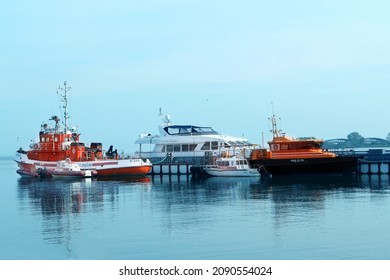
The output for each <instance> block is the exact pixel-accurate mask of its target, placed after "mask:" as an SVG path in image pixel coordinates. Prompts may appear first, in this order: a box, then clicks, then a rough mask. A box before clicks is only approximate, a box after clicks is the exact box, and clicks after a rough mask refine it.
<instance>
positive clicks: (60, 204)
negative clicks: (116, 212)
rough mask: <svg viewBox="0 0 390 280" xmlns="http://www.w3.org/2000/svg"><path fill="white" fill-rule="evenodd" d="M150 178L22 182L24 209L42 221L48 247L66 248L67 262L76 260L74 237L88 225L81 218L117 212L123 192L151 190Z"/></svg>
mask: <svg viewBox="0 0 390 280" xmlns="http://www.w3.org/2000/svg"><path fill="white" fill-rule="evenodd" d="M150 181H151V180H150V178H119V179H107V178H103V179H100V178H99V179H95V178H94V179H91V178H86V179H81V180H80V179H61V180H56V179H50V178H45V179H37V178H19V179H18V199H19V203H20V206H21V209H27V210H28V209H30V210H31V211H32V212H33V213H32V214H33V215H34V216H36V215H41V217H42V238H43V240H44V241H45V242H46V243H48V244H62V245H66V250H67V258H74V256H73V253H72V251H73V250H72V246H71V241H72V239H73V237H72V236H74V235H75V234H77V233H78V232H79V231H82V230H83V228H84V227H85V225H84V224H83V220H82V218H81V216H83V215H85V214H91V213H103V212H104V211H105V209H106V208H114V207H115V203H116V201H117V200H118V199H120V196H121V194H120V188H123V187H126V186H140V187H142V188H144V189H148V188H150V186H151V184H150Z"/></svg>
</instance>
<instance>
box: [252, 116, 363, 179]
mask: <svg viewBox="0 0 390 280" xmlns="http://www.w3.org/2000/svg"><path fill="white" fill-rule="evenodd" d="M271 122H272V130H271V132H272V133H273V139H272V140H271V141H269V142H268V144H269V147H270V148H269V149H255V150H253V151H252V153H251V157H250V159H249V163H250V164H251V165H252V166H253V167H256V168H259V170H260V171H261V172H264V173H271V174H287V173H353V172H356V171H357V168H358V159H359V158H358V157H356V156H337V155H336V154H334V153H330V152H327V151H325V150H324V149H323V148H322V143H323V140H321V139H316V138H312V137H305V138H298V139H293V138H290V137H287V136H286V135H285V134H284V133H282V132H281V131H280V130H278V129H277V125H276V117H275V115H273V116H272V118H271Z"/></svg>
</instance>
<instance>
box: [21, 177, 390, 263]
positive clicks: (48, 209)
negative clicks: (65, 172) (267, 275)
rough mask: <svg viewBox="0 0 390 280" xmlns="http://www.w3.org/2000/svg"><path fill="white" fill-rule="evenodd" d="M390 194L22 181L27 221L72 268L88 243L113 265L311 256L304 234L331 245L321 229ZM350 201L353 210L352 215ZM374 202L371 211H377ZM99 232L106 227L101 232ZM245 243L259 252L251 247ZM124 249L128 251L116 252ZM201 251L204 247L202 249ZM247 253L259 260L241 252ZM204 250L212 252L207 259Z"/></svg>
mask: <svg viewBox="0 0 390 280" xmlns="http://www.w3.org/2000/svg"><path fill="white" fill-rule="evenodd" d="M388 191H389V176H388V175H381V176H368V175H362V176H360V175H350V176H338V175H299V176H292V175H291V176H290V175H287V176H278V177H273V178H268V179H260V178H218V177H214V178H207V179H202V178H192V177H191V176H183V175H182V176H153V177H146V178H143V179H133V178H130V179H125V178H120V179H117V180H112V179H89V180H51V179H45V180H39V179H23V178H21V179H19V180H18V200H19V205H20V206H21V207H20V208H21V209H22V210H21V211H29V212H32V215H33V216H35V217H37V216H39V217H42V218H41V220H42V238H43V240H44V242H46V243H48V244H54V245H60V246H61V247H62V248H66V249H65V250H66V257H65V258H77V256H78V255H77V253H76V252H77V251H78V252H79V253H80V251H83V250H81V249H79V248H77V245H79V244H80V243H82V242H84V243H86V240H87V239H92V240H88V242H90V243H88V245H85V246H86V247H87V248H88V246H92V247H93V246H96V243H98V242H99V241H101V240H104V241H105V242H106V243H107V244H108V245H107V247H108V249H107V250H109V249H110V248H115V250H116V251H115V250H114V249H112V250H113V251H114V253H113V254H108V255H104V256H105V258H108V259H110V258H117V257H118V258H119V257H120V256H122V257H123V258H124V259H126V258H136V257H138V256H140V258H142V257H143V258H157V259H158V258H179V256H183V258H189V255H190V254H189V251H191V252H195V254H192V255H191V256H192V258H195V259H196V258H203V257H205V256H206V257H205V258H213V257H214V256H217V255H216V253H213V249H212V248H213V247H212V246H215V244H226V243H227V242H230V243H231V244H235V245H234V246H236V248H234V247H229V248H231V249H229V250H231V251H229V250H228V249H225V246H222V245H221V246H222V247H218V246H217V247H218V252H219V253H220V254H222V252H223V251H224V250H226V251H225V255H222V256H225V257H226V258H231V257H232V256H233V255H229V252H234V256H235V257H236V258H239V257H240V256H241V257H242V258H248V257H249V258H250V257H252V258H256V256H258V255H256V254H259V252H261V250H265V249H264V248H265V247H264V246H262V244H263V243H264V242H266V243H267V244H273V245H272V246H274V247H272V246H271V247H270V248H269V252H270V254H271V253H272V254H275V253H273V252H274V251H275V248H277V249H278V250H280V252H279V254H282V253H281V252H282V250H283V248H279V247H278V246H279V245H278V244H279V242H285V244H287V243H288V244H289V246H291V248H292V250H295V247H294V246H295V245H294V244H299V242H301V243H300V245H302V246H304V245H305V242H306V240H305V238H303V237H302V238H301V236H302V235H304V234H307V233H306V232H303V231H304V230H311V231H312V232H315V233H316V234H317V235H318V236H321V237H323V238H328V237H327V235H326V230H327V229H324V230H322V229H323V227H324V226H323V225H324V224H326V223H328V224H330V223H331V221H332V222H333V221H334V220H335V218H337V216H336V215H337V213H341V214H340V216H338V219H339V220H340V221H341V223H342V222H343V220H344V219H345V217H344V216H342V213H343V211H344V210H348V209H353V210H351V211H350V213H351V212H352V213H354V211H355V208H354V207H356V205H357V203H359V201H358V199H360V198H362V199H363V200H362V201H363V203H362V205H364V203H367V202H366V201H367V200H365V199H366V197H367V194H368V196H369V197H370V198H371V199H372V198H375V199H383V200H384V202H386V199H387V200H388V196H387V198H386V197H385V196H383V195H382V194H383V193H382V192H387V193H388ZM372 193H374V194H377V196H375V195H374V196H373V195H372ZM356 194H359V197H358V199H357V198H356V197H357V195H356ZM376 197H377V198H376ZM348 201H352V203H351V204H349V205H348V204H347V203H348ZM376 202H377V201H375V204H373V205H375V206H377V205H378V204H377V203H376ZM348 207H350V208H348ZM26 216H28V215H26ZM107 216H108V217H109V218H107ZM328 217H331V218H329V219H328ZM109 219H111V220H110V221H109V222H107V221H108V220H109ZM99 222H103V225H96V224H97V223H99ZM332 226H333V224H332ZM337 226H339V225H337ZM337 226H334V227H335V228H337ZM341 226H342V224H341ZM302 229H303V230H302ZM96 231H101V232H99V234H100V235H99V238H100V239H99V238H97V239H96V240H94V239H93V238H91V234H93V236H94V235H95V233H96ZM286 232H288V233H286ZM206 234H207V235H208V236H207V238H206V237H205V235H206ZM286 235H290V236H293V237H295V239H294V238H291V237H286ZM239 236H243V238H241V237H239ZM245 238H247V239H248V241H249V242H252V243H251V246H248V244H247V242H246V241H245ZM288 238H290V239H288ZM116 239H117V240H120V241H121V243H120V244H117V243H116V241H115V240H116ZM75 240H76V241H75ZM192 240H193V241H192ZM313 240H314V239H313ZM94 242H95V243H94ZM202 242H203V243H204V244H203V246H199V244H200V243H202ZM234 242H235V243H234ZM240 242H241V243H240ZM327 242H329V243H332V242H333V240H330V239H329V240H328V241H327ZM192 243H193V244H192ZM314 243H315V240H314V241H313V244H310V246H312V247H313V248H314V247H315V246H316V244H314ZM177 244H180V245H177ZM291 244H292V245H291ZM232 246H233V245H232ZM247 246H248V248H247V249H248V250H252V251H251V252H252V253H249V252H246V253H245V252H242V248H243V247H245V248H246V247H247ZM307 246H309V245H307ZM155 248H158V249H159V250H155ZM183 248H186V249H187V251H185V249H183ZM200 248H202V250H209V251H207V252H206V251H199V250H200ZM204 248H210V249H204ZM91 250H92V249H91ZM154 250H155V251H154ZM83 252H84V251H83ZM148 252H149V254H150V255H147V254H148ZM150 252H152V253H154V255H153V254H152V253H150ZM155 252H158V253H155ZM313 252H314V251H313ZM95 253H96V252H95ZM240 253H241V255H239V254H240ZM84 254H86V253H85V252H84ZM91 254H92V253H91ZM129 254H133V255H129ZM197 254H198V255H197ZM251 254H252V255H251ZM313 254H314V253H313ZM276 255H277V254H276ZM88 256H89V258H94V257H95V256H94V255H88ZM219 256H221V255H219ZM262 256H265V255H264V253H263V255H262ZM277 256H283V255H277ZM288 257H290V258H291V255H288ZM59 258H64V257H63V256H62V255H60V256H59ZM102 258H104V257H102ZM317 258H318V256H317Z"/></svg>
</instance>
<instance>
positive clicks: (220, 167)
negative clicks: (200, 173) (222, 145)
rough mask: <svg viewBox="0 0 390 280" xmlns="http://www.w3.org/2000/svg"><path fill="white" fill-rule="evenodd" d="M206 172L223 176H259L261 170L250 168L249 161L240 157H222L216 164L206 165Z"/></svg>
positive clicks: (204, 168)
mask: <svg viewBox="0 0 390 280" xmlns="http://www.w3.org/2000/svg"><path fill="white" fill-rule="evenodd" d="M203 170H204V172H206V173H207V174H208V175H210V176H221V177H259V176H260V172H259V171H258V170H257V169H255V168H250V167H249V164H248V161H247V160H246V159H244V158H240V157H220V158H218V159H217V160H216V161H215V165H204V166H203Z"/></svg>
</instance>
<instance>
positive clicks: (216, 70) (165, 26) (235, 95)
mask: <svg viewBox="0 0 390 280" xmlns="http://www.w3.org/2000/svg"><path fill="white" fill-rule="evenodd" d="M389 12H390V2H386V1H371V2H366V1H342V2H340V1H315V2H313V1H307V0H301V1H294V2H290V1H277V2H269V1H254V0H252V1H219V0H217V1H212V2H211V3H210V1H174V0H171V1H142V2H138V1H124V0H122V1H121V0H113V1H99V2H95V1H82V2H80V1H73V0H71V1H64V2H62V1H56V2H52V1H40V0H38V1H34V2H31V1H25V0H24V1H3V2H2V3H0V14H1V19H0V22H1V28H0V34H1V37H2V46H1V53H0V56H1V61H2V67H1V82H2V90H1V100H2V102H1V104H0V108H1V110H0V114H1V119H2V120H3V122H2V124H3V131H4V132H3V135H5V136H3V141H2V142H1V143H2V144H3V149H2V150H1V152H0V154H1V155H13V154H14V152H15V151H16V149H17V148H19V147H23V148H24V149H28V145H29V143H30V140H35V139H36V138H37V136H38V132H39V129H40V125H41V123H42V122H43V121H44V122H47V121H48V119H49V118H50V117H51V116H52V115H58V116H59V110H58V107H59V104H58V98H57V95H56V90H57V88H58V86H59V85H63V82H64V81H67V83H68V86H70V87H71V88H72V89H71V91H70V103H69V105H70V116H71V119H70V123H71V124H72V125H79V132H80V133H81V141H82V142H93V141H99V142H102V143H103V147H104V148H105V149H107V148H108V147H109V145H111V144H112V145H114V146H115V147H116V148H118V150H124V151H125V152H126V153H132V152H134V151H136V149H137V146H136V145H135V144H134V141H135V140H136V139H137V138H138V135H139V134H140V133H151V134H157V133H158V131H157V125H158V124H159V123H160V119H159V117H158V113H159V108H160V107H161V108H162V111H163V114H169V115H171V117H172V121H173V123H175V124H194V125H202V126H211V127H213V128H214V129H215V130H217V131H218V132H220V133H221V134H226V135H234V136H245V137H246V138H248V139H249V140H250V141H251V142H254V143H261V141H262V139H261V134H262V133H264V137H265V140H268V139H269V138H270V133H269V130H270V128H271V124H270V122H269V120H268V117H270V116H271V115H272V113H273V110H274V113H275V114H276V115H277V116H278V117H280V118H281V121H280V125H279V128H280V129H282V130H283V131H285V132H286V133H287V135H290V136H294V137H300V136H314V137H318V138H322V139H333V138H346V137H347V135H348V134H349V133H351V132H359V133H360V134H361V135H362V136H363V137H366V138H368V137H379V138H386V136H387V134H388V133H389V132H390V127H389V126H388V125H387V119H388V116H389V113H388V104H387V101H388V100H389V97H388V96H389V94H388V91H389V88H390V80H389V74H390V73H389V72H390V53H389V52H388V46H389V43H390V37H389V36H387V34H389V31H390V30H389V29H390V19H389V17H388V14H389ZM271 103H272V104H273V109H272V106H271ZM60 117H61V118H62V116H60Z"/></svg>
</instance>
